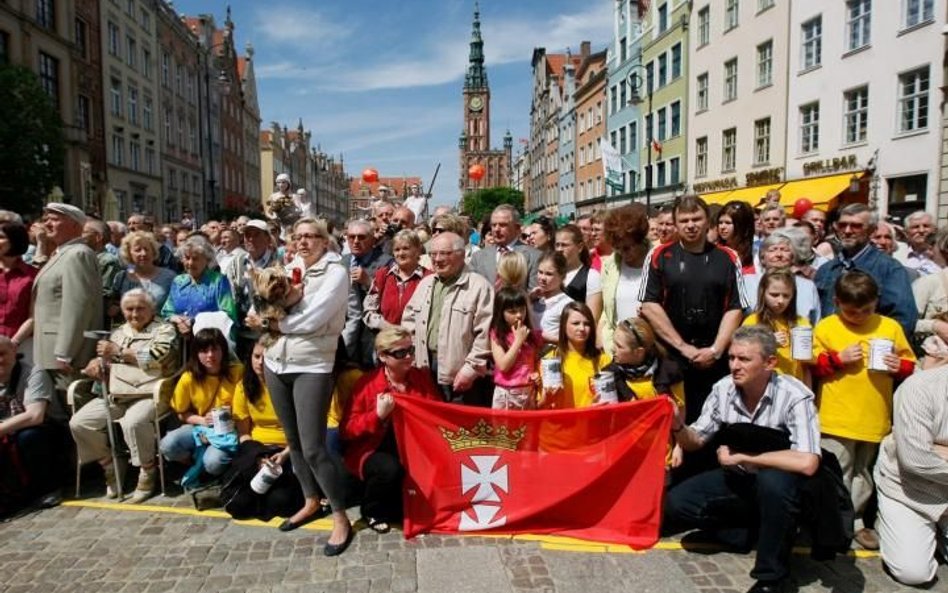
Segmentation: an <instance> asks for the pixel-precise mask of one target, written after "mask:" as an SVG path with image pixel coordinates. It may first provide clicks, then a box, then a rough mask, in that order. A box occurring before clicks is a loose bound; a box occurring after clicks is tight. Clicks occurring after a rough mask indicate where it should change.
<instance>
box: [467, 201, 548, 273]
mask: <svg viewBox="0 0 948 593" xmlns="http://www.w3.org/2000/svg"><path fill="white" fill-rule="evenodd" d="M490 234H491V237H493V239H494V244H493V245H491V246H489V247H485V248H484V249H481V250H480V251H478V252H477V253H475V254H473V255H472V256H471V270H473V271H474V272H477V273H478V274H480V275H481V276H483V277H485V278H487V280H488V281H489V282H490V283H491V284H492V285H494V284H496V283H497V262H498V261H499V260H500V256H501V255H503V254H504V253H507V252H509V251H518V252H520V253H522V254H523V256H524V257H525V258H526V259H527V289H528V290H530V289H533V288H534V287H536V285H537V266H538V265H539V264H540V257H541V255H542V254H541V253H540V252H539V251H538V250H536V249H534V248H533V247H530V246H529V245H527V244H526V243H524V242H523V241H521V240H520V214H519V213H518V212H517V209H516V208H514V207H513V206H511V205H510V204H501V205H500V206H497V207H496V208H494V211H493V212H491V215H490Z"/></svg>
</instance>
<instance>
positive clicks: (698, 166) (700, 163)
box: [695, 136, 708, 177]
mask: <svg viewBox="0 0 948 593" xmlns="http://www.w3.org/2000/svg"><path fill="white" fill-rule="evenodd" d="M707 174H708V137H707V136H703V137H701V138H698V139H697V140H695V176H696V177H705V176H706V175H707Z"/></svg>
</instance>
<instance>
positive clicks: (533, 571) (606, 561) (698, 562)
mask: <svg viewBox="0 0 948 593" xmlns="http://www.w3.org/2000/svg"><path fill="white" fill-rule="evenodd" d="M97 505H100V506H97ZM276 524H277V522H273V524H272V525H265V524H262V523H258V522H249V523H238V522H234V521H231V520H230V519H228V518H226V517H224V516H222V513H220V512H215V511H207V512H204V513H198V512H196V511H194V510H193V509H191V508H190V507H189V506H187V505H186V504H185V501H182V498H180V497H179V498H178V499H171V500H168V499H164V498H158V499H156V500H154V501H152V505H150V506H148V507H145V508H141V507H133V506H131V505H114V504H104V503H102V502H99V501H95V500H87V501H78V502H73V503H67V504H66V505H65V506H62V507H59V508H55V509H51V510H46V511H42V512H36V513H32V514H28V515H26V516H21V517H19V518H17V519H14V520H12V521H9V522H6V523H2V524H0V592H3V593H29V592H37V593H39V592H42V593H53V592H54V591H70V592H71V591H95V592H100V593H111V592H116V593H117V592H120V591H121V592H130V593H157V592H160V591H171V592H176V593H188V592H199V591H200V592H214V593H237V592H260V593H263V592H297V591H299V592H304V591H305V592H307V593H315V592H322V591H326V592H333V593H344V592H358V593H375V592H388V591H392V592H411V591H421V592H425V593H428V592H430V593H467V592H471V593H475V592H477V593H481V592H486V591H490V592H495V591H496V592H508V593H532V592H542V593H549V592H556V593H574V592H575V593H593V592H595V593H604V592H612V591H615V592H620V591H621V592H623V593H626V592H630V591H634V592H636V593H664V592H669V593H690V592H700V593H731V592H738V593H740V592H743V591H745V590H746V589H747V588H748V587H749V586H750V585H751V580H750V578H749V577H748V576H747V573H748V571H749V570H750V566H751V563H752V562H753V556H752V555H750V556H744V555H736V554H726V553H716V554H697V553H694V552H686V551H683V550H681V549H680V547H679V546H678V544H677V542H674V541H667V540H666V541H663V542H661V543H660V544H659V546H658V547H657V548H656V549H653V550H650V551H648V552H643V553H633V552H631V551H629V550H628V549H623V548H621V547H614V546H609V547H606V546H597V545H590V544H576V543H571V542H550V541H548V540H547V541H538V538H534V539H530V538H524V539H521V538H516V539H512V538H509V537H447V536H425V537H419V538H416V539H415V540H412V541H405V540H404V539H403V538H402V536H401V533H400V532H397V531H393V532H392V533H389V534H387V535H384V536H379V535H377V534H375V533H373V532H372V531H369V530H366V529H363V530H361V531H359V533H358V534H357V536H356V538H355V541H354V542H353V545H352V547H351V548H350V549H349V551H347V552H346V553H345V554H343V555H342V556H340V557H338V558H325V557H324V556H323V555H322V543H323V542H324V540H325V537H326V536H327V531H328V523H327V522H326V520H322V521H319V522H316V523H314V524H312V525H309V526H307V527H306V528H304V529H300V530H297V531H295V532H292V533H280V532H278V531H277V530H276V527H275V525H276ZM939 574H940V575H941V579H942V580H941V584H940V585H936V587H935V589H934V590H938V589H939V587H942V586H943V585H944V583H945V582H948V568H946V567H944V566H942V567H941V569H940V573H939ZM794 588H796V590H797V591H799V592H804V593H809V592H816V591H833V593H857V592H866V593H874V592H886V593H888V592H892V591H902V590H905V591H910V590H911V589H900V588H899V587H897V586H896V585H895V584H894V583H893V582H892V581H891V580H890V579H888V578H887V577H886V576H885V575H884V574H883V572H882V569H881V566H880V562H879V560H878V558H875V557H869V558H854V557H848V558H841V559H837V560H836V561H834V562H829V563H816V562H813V561H811V560H809V559H808V558H806V556H804V555H797V556H795V557H794V583H793V587H791V588H790V590H791V591H793V590H794ZM941 590H943V591H944V590H946V589H944V588H943V589H941Z"/></svg>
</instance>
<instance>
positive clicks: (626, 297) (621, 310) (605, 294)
mask: <svg viewBox="0 0 948 593" xmlns="http://www.w3.org/2000/svg"><path fill="white" fill-rule="evenodd" d="M603 231H604V232H605V234H606V238H607V239H608V242H609V243H610V244H611V245H612V249H613V252H612V254H610V255H608V256H605V257H603V259H602V317H601V318H600V320H599V336H600V338H601V339H602V346H603V348H604V349H605V351H606V353H608V354H609V355H610V356H612V352H613V339H612V335H613V332H615V329H616V324H617V323H619V321H621V320H623V319H628V318H630V317H637V316H638V314H639V307H640V306H641V302H640V301H639V286H640V285H641V283H642V264H643V263H645V256H646V255H647V254H648V250H649V247H650V245H649V242H648V211H647V210H646V209H645V207H644V206H642V205H641V204H632V205H629V206H622V207H621V208H616V209H615V210H611V211H610V212H609V214H608V215H607V216H606V219H605V221H603Z"/></svg>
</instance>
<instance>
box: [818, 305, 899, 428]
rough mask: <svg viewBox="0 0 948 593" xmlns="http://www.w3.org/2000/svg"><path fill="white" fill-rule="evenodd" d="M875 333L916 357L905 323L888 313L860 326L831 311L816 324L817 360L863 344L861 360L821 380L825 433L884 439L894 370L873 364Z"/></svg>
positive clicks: (890, 405) (887, 426)
mask: <svg viewBox="0 0 948 593" xmlns="http://www.w3.org/2000/svg"><path fill="white" fill-rule="evenodd" d="M874 338H886V339H889V340H892V341H893V343H894V344H895V349H894V353H895V355H896V356H898V357H899V358H903V359H907V360H911V361H915V354H914V353H913V352H912V347H911V346H910V345H909V343H908V340H907V339H906V338H905V333H904V332H903V331H902V326H900V325H899V324H898V323H897V322H896V321H894V320H892V319H889V318H888V317H883V316H882V315H878V314H876V315H872V316H871V317H870V318H869V320H868V321H866V323H864V324H863V325H862V326H859V327H854V326H850V325H847V324H846V323H844V322H843V320H842V319H841V318H840V317H839V315H830V316H829V317H826V318H824V319H823V320H822V321H820V322H819V323H817V324H816V327H815V328H814V329H813V356H814V360H815V358H816V357H818V356H819V355H820V354H823V353H825V352H828V351H832V352H837V353H838V352H840V351H842V350H845V349H846V348H848V347H850V346H852V345H853V344H859V345H860V346H862V359H861V360H859V361H857V362H853V363H850V364H848V365H846V366H845V367H844V368H843V369H842V370H839V371H836V372H835V373H833V374H832V375H830V376H829V377H824V378H823V379H821V380H820V387H819V399H818V402H819V409H820V427H821V429H822V431H823V433H825V434H829V435H833V436H838V437H842V438H846V439H853V440H856V441H866V442H870V443H878V442H880V441H882V438H883V437H884V436H885V435H887V434H889V431H890V430H891V429H892V375H891V374H890V373H887V372H882V371H870V370H868V365H869V340H871V339H874Z"/></svg>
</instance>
